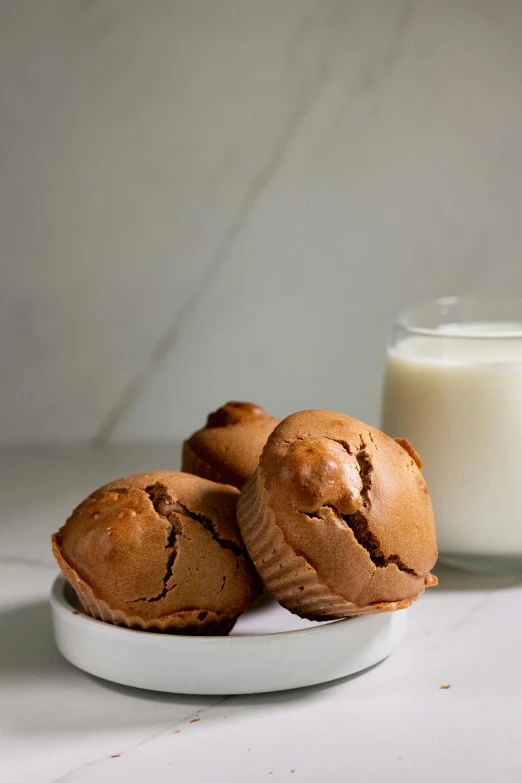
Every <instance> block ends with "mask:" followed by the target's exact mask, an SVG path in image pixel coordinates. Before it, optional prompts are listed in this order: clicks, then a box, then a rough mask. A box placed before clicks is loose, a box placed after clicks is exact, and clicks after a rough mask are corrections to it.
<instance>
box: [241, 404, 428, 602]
mask: <svg viewBox="0 0 522 783" xmlns="http://www.w3.org/2000/svg"><path fill="white" fill-rule="evenodd" d="M416 458H417V459H418V457H417V455H416V454H415V452H414V451H413V450H412V449H411V447H409V444H407V445H405V444H404V443H397V442H396V441H395V440H393V439H392V438H389V437H388V436H386V435H384V433H382V432H380V431H379V430H376V429H374V428H373V427H370V426H369V425H366V424H363V423H362V422H359V421H357V420H355V419H352V418H350V417H348V416H343V415H341V414H338V413H332V412H329V411H317V410H311V411H303V412H301V413H296V414H293V415H292V416H289V417H288V418H287V419H285V420H284V421H283V422H282V423H281V424H280V425H279V426H278V427H277V428H276V429H275V430H274V432H273V433H272V435H271V436H270V438H269V440H268V442H267V445H266V447H265V449H264V450H263V454H262V456H261V459H260V463H259V467H258V470H257V472H256V475H255V477H254V478H253V479H251V481H250V482H248V484H247V486H246V487H245V492H244V497H243V498H242V499H241V501H240V504H239V506H238V521H239V523H240V527H241V529H242V531H243V536H244V539H245V542H246V544H247V547H248V548H249V551H250V553H251V555H252V557H253V560H254V563H255V564H256V566H257V568H258V570H259V572H260V574H261V576H262V577H264V573H263V571H264V570H265V571H266V569H267V564H268V563H269V561H270V559H271V558H270V557H269V556H267V554H266V553H265V552H263V554H262V556H261V557H260V555H259V552H260V551H261V549H260V548H259V551H256V552H253V551H252V549H251V545H250V538H251V535H252V531H251V529H250V528H249V522H248V520H247V519H246V515H247V514H249V515H250V516H252V513H253V509H256V510H257V513H258V514H259V519H260V520H262V522H261V523H260V524H262V525H263V524H264V525H265V531H266V532H267V533H268V530H269V528H270V525H271V524H273V525H275V526H276V527H277V528H278V529H279V531H280V533H281V534H282V540H280V544H281V552H282V551H283V549H284V551H285V552H286V553H287V556H288V553H289V552H292V551H293V553H294V554H295V555H296V557H295V558H294V562H293V566H292V567H293V569H294V571H295V584H296V585H298V582H299V578H298V576H299V573H300V572H301V573H302V574H303V575H304V576H306V577H307V579H308V577H310V574H311V572H312V571H313V572H314V575H315V577H316V579H317V582H318V583H320V584H321V585H324V586H325V588H327V590H328V591H329V592H330V593H331V594H332V595H337V596H339V597H340V598H341V599H343V600H344V601H347V602H349V603H350V604H355V605H356V606H357V607H366V606H368V605H370V604H372V605H373V604H375V605H377V604H382V603H386V602H398V601H404V600H411V599H413V598H415V597H416V596H417V595H418V594H419V592H421V591H422V590H423V589H424V586H425V584H427V583H428V582H430V577H429V570H430V568H431V567H432V566H433V565H434V563H435V561H436V558H437V549H436V541H435V527H434V520H433V512H432V508H431V502H430V499H429V494H428V490H427V487H426V484H425V482H424V479H423V477H422V474H421V473H420V471H419V468H418V466H417V460H416ZM270 520H272V522H270ZM243 528H245V529H243ZM276 535H277V533H276ZM274 540H275V539H274ZM284 545H287V546H288V547H289V549H287V548H285V546H284ZM276 548H277V547H276ZM253 549H254V550H256V546H254V548H253ZM278 556H279V557H281V556H282V555H281V554H280V555H278ZM284 567H285V566H281V568H284ZM288 568H289V569H290V564H288ZM275 573H277V572H275ZM274 578H275V576H272V577H271V580H272V583H271V584H268V585H267V586H268V587H269V589H271V590H273V591H274V589H277V579H276V578H275V583H276V588H274V583H273V579H274ZM265 581H266V580H265ZM308 581H309V579H308ZM304 582H306V583H308V582H307V580H304ZM301 587H302V588H303V590H304V589H305V587H304V584H303V585H302V586H301ZM285 589H286V588H285ZM289 589H290V588H289ZM289 596H290V598H289ZM294 598H295V602H296V606H298V605H299V596H298V595H297V594H296V596H294ZM284 600H285V601H286V605H288V604H289V602H291V601H292V600H293V598H292V597H291V592H290V593H288V591H287V593H285V599H284ZM290 608H292V607H290ZM294 610H295V611H298V609H295V608H294Z"/></svg>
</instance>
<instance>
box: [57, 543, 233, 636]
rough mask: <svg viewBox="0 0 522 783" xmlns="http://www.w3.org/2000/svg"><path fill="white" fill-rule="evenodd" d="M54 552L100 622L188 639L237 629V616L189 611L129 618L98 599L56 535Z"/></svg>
mask: <svg viewBox="0 0 522 783" xmlns="http://www.w3.org/2000/svg"><path fill="white" fill-rule="evenodd" d="M53 552H54V555H55V557H56V559H57V561H58V564H59V566H60V568H61V570H62V573H63V575H64V577H65V578H66V579H67V581H68V582H69V584H70V585H71V587H72V588H73V590H74V591H75V593H76V595H77V596H78V599H79V601H80V603H81V604H82V606H83V608H84V609H85V611H86V613H87V614H88V615H90V616H91V617H94V618H95V619H97V620H103V621H104V622H106V623H112V624H113V625H119V626H122V627H125V628H132V629H138V630H141V631H151V632H161V633H170V634H182V635H185V636H196V635H202V636H226V635H227V634H228V633H229V632H230V631H231V630H232V628H233V627H234V625H235V623H236V620H237V619H238V616H239V615H237V616H235V617H230V616H227V617H220V616H219V615H218V614H216V613H215V612H211V611H207V610H205V611H202V610H196V609H195V610H187V611H184V612H177V613H175V614H171V615H165V616H163V617H157V618H154V619H151V620H144V619H142V618H141V617H136V615H132V614H126V613H125V612H123V611H121V609H111V607H110V606H109V605H108V603H107V602H106V601H103V600H102V599H101V598H98V597H97V596H96V595H95V594H94V592H93V590H92V588H91V587H90V585H88V584H87V582H85V581H84V580H83V579H82V578H81V576H80V575H79V574H78V573H77V572H76V571H75V570H74V569H73V568H71V566H70V565H69V563H68V562H67V561H66V560H65V558H64V557H63V555H62V553H61V551H60V547H59V540H58V537H57V535H56V534H55V535H54V536H53Z"/></svg>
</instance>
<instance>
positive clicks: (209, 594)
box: [53, 471, 260, 625]
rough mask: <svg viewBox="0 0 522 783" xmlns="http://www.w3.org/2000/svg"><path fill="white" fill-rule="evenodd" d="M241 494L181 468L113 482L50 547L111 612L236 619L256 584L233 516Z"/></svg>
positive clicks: (151, 616)
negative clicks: (211, 615) (192, 613)
mask: <svg viewBox="0 0 522 783" xmlns="http://www.w3.org/2000/svg"><path fill="white" fill-rule="evenodd" d="M238 495H239V493H238V491H237V490H236V489H235V488H233V487H230V486H225V485H220V484H216V483H214V482H211V481H207V480H205V479H202V478H199V477H196V476H191V475H188V474H184V473H174V472H167V471H165V472H155V473H148V474H140V475H136V476H130V477H126V478H123V479H119V480H118V481H113V482H111V483H110V484H107V485H106V486H104V487H102V488H101V489H99V490H97V491H96V492H94V493H93V494H92V495H91V496H90V497H89V498H87V499H86V500H85V501H84V502H83V503H81V504H80V505H79V506H78V508H76V509H75V511H74V512H73V513H72V515H71V517H69V519H68V520H67V522H66V523H65V525H64V526H63V527H62V528H61V530H60V531H59V533H57V534H56V535H55V536H54V539H53V548H54V551H55V554H56V555H57V558H58V560H59V562H60V560H63V561H64V562H65V563H66V564H67V566H68V567H69V568H71V569H73V571H74V572H75V573H76V574H77V575H78V577H79V579H80V580H82V582H84V583H86V584H87V585H89V586H90V588H91V589H92V591H93V592H94V595H95V597H96V599H98V600H99V601H102V602H104V603H105V604H107V605H108V606H109V607H110V608H111V609H113V610H119V611H122V612H124V613H127V614H128V615H135V616H137V617H139V618H141V619H142V620H144V621H148V620H154V619H157V618H165V617H171V616H175V615H180V616H181V615H183V613H187V612H197V613H198V616H199V615H201V619H203V620H205V619H206V617H205V616H204V615H205V612H207V613H212V614H213V615H214V616H216V617H227V616H228V617H230V618H233V619H235V618H236V617H237V616H238V615H239V614H240V613H241V612H243V611H244V610H245V609H246V608H247V607H248V606H249V605H250V604H251V603H252V602H253V601H254V600H255V599H256V597H257V596H258V595H259V589H260V588H259V581H258V577H257V574H256V573H255V571H254V568H253V566H252V564H251V562H250V560H249V558H248V556H247V554H246V552H245V549H244V545H243V542H242V539H241V536H240V533H239V530H238V528H237V524H236V521H235V510H236V503H237V498H238ZM60 564H61V565H62V563H60ZM182 624H183V623H181V625H182Z"/></svg>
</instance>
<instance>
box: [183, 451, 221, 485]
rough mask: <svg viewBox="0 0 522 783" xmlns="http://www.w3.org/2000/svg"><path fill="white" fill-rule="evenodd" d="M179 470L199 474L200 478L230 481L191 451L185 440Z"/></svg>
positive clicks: (194, 474)
mask: <svg viewBox="0 0 522 783" xmlns="http://www.w3.org/2000/svg"><path fill="white" fill-rule="evenodd" d="M181 470H182V471H183V472H184V473H191V474H192V475H193V476H200V477H201V478H206V479H209V480H210V481H217V482H218V483H220V484H228V483H230V482H229V481H227V480H226V478H225V477H224V476H222V475H221V473H220V472H219V471H218V470H216V469H215V468H213V467H212V466H211V465H209V464H208V463H207V462H203V460H201V459H200V458H199V457H198V456H197V454H195V453H194V452H193V451H192V449H191V448H190V444H189V443H188V442H187V441H185V442H184V444H183V452H182V463H181Z"/></svg>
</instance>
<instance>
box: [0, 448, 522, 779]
mask: <svg viewBox="0 0 522 783" xmlns="http://www.w3.org/2000/svg"><path fill="white" fill-rule="evenodd" d="M177 453H178V450H177V449H176V448H175V447H150V448H148V447H136V448H129V447H127V448H123V447H121V448H111V449H108V450H104V451H88V450H82V449H64V450H52V451H49V450H43V449H40V450H27V449H24V450H11V451H4V452H2V453H0V481H1V499H2V518H1V520H0V780H1V781H2V783H57V781H67V783H84V782H85V781H97V782H99V783H103V782H104V781H111V783H119V781H122V782H123V781H124V782H125V783H134V781H136V782H137V781H140V782H141V781H154V783H162V782H163V781H174V780H175V781H181V782H182V783H184V782H185V781H189V783H192V782H194V783H198V782H199V781H201V782H202V783H208V781H212V783H236V782H237V783H247V782H248V783H256V782H257V781H267V780H292V781H293V780H295V781H296V782H297V781H301V782H302V781H320V782H321V783H323V782H324V783H326V782H327V781H328V783H335V782H336V781H343V783H344V782H345V781H350V783H358V781H373V780H377V779H385V780H386V783H405V781H410V780H411V781H422V783H430V781H433V782H435V781H437V782H438V783H439V782H440V781H446V780H450V779H451V780H452V781H453V780H459V781H463V783H473V781H481V783H482V782H483V783H490V782H491V781H498V782H499V783H505V782H506V781H518V782H520V780H522V665H521V660H522V622H521V618H522V580H520V579H518V580H517V579H515V578H509V577H506V578H501V579H499V578H491V577H488V578H486V577H480V576H474V575H466V574H465V573H461V572H458V571H453V570H450V569H446V568H443V567H440V568H438V569H437V570H438V574H439V577H440V586H439V587H438V588H437V589H433V590H430V591H429V592H428V593H427V594H426V595H425V596H423V597H422V598H421V600H420V601H419V602H418V603H417V604H416V605H415V606H414V607H413V608H411V609H409V610H407V611H408V612H409V615H410V623H409V630H408V633H407V636H406V639H405V641H404V642H403V644H402V646H401V647H400V648H399V650H398V651H397V652H396V653H395V654H394V655H393V656H392V657H391V658H389V659H388V660H387V661H385V662H384V663H382V664H380V665H378V666H376V667H374V668H373V669H371V670H369V671H366V672H364V673H363V674H360V675H358V676H355V677H351V678H347V679H345V680H342V681H340V682H337V683H334V684H329V685H326V686H316V687H312V688H306V689H302V690H298V691H288V692H281V693H276V694H268V695H259V696H241V697H226V698H223V697H189V696H176V695H168V694H160V693H155V692H146V691H139V690H133V689H131V688H125V687H121V686H116V685H111V684H110V683H107V682H103V681H101V680H97V679H95V678H94V677H91V676H89V675H87V674H84V673H83V672H81V671H78V670H76V669H74V668H73V667H72V666H71V665H69V664H68V663H66V662H65V661H64V660H63V659H62V658H61V657H60V655H59V653H58V652H57V650H56V649H55V646H54V643H53V639H52V634H51V626H50V620H49V607H48V602H47V596H48V592H49V588H50V586H51V583H52V581H53V579H54V577H55V575H56V573H57V567H56V565H55V563H54V561H53V557H52V555H51V550H50V543H49V538H50V535H51V533H52V532H53V531H54V530H56V529H57V528H58V527H59V526H60V525H61V523H62V522H63V520H64V519H65V517H66V515H67V514H68V512H69V511H70V510H71V509H72V508H73V506H74V505H75V504H76V503H77V502H78V501H79V500H81V499H82V497H83V496H84V495H86V494H87V493H88V492H89V491H91V490H92V489H93V488H94V487H96V486H97V485H99V484H101V483H104V482H105V481H106V480H109V479H111V478H116V477H118V476H119V475H122V474H125V473H128V472H137V471H140V470H149V469H150V470H152V469H156V468H158V469H160V468H168V467H172V466H174V467H176V465H177V462H178V456H177ZM172 665H173V666H175V665H176V662H175V661H173V662H172ZM442 685H450V686H451V687H450V688H446V689H441V686H442Z"/></svg>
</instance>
